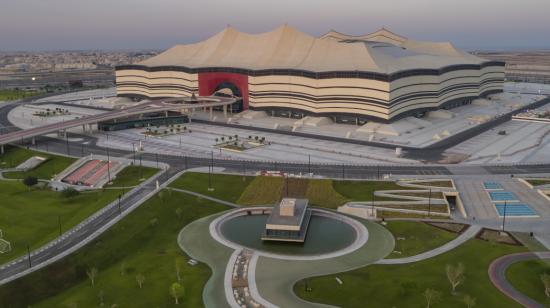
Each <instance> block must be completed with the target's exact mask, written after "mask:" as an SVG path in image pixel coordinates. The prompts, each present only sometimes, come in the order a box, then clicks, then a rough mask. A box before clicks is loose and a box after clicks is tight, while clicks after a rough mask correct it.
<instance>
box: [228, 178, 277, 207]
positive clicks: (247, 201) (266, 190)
mask: <svg viewBox="0 0 550 308" xmlns="http://www.w3.org/2000/svg"><path fill="white" fill-rule="evenodd" d="M284 188H285V179H284V178H282V177H269V176H258V177H255V178H254V180H253V181H252V182H251V183H250V184H249V185H248V187H246V189H245V190H244V191H243V193H242V194H241V196H240V198H239V199H238V200H237V203H238V204H241V205H266V204H275V203H276V202H278V201H279V200H281V197H282V195H283V191H284V190H285V189H284Z"/></svg>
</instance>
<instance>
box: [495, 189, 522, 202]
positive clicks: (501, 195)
mask: <svg viewBox="0 0 550 308" xmlns="http://www.w3.org/2000/svg"><path fill="white" fill-rule="evenodd" d="M489 196H490V197H491V200H492V201H496V202H503V201H512V200H518V199H517V198H516V195H514V194H513V193H511V192H509V191H490V192H489Z"/></svg>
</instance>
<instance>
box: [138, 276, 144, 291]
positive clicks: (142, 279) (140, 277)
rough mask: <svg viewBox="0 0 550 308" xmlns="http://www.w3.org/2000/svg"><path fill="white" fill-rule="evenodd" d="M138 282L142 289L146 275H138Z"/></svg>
mask: <svg viewBox="0 0 550 308" xmlns="http://www.w3.org/2000/svg"><path fill="white" fill-rule="evenodd" d="M136 282H137V284H138V286H139V288H140V289H141V288H142V287H143V283H144V282H145V275H143V274H142V273H138V274H137V275H136Z"/></svg>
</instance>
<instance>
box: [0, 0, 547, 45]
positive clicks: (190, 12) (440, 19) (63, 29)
mask: <svg viewBox="0 0 550 308" xmlns="http://www.w3.org/2000/svg"><path fill="white" fill-rule="evenodd" d="M549 12H550V0H520V1H518V0H460V1H457V0H383V1H372V0H277V1H266V0H200V1H197V0H88V1H84V0H0V51H23V50H24V51H37V50H99V49H106V50H116V49H125V50H135V49H166V48H168V47H170V46H173V45H175V44H185V43H192V42H197V41H200V40H203V39H206V38H208V37H210V36H211V35H213V34H215V33H217V32H219V31H221V30H223V28H224V27H226V26H227V25H231V26H232V27H235V28H236V29H238V30H240V31H244V32H249V33H260V32H265V31H269V30H271V29H273V28H276V27H277V26H280V25H281V24H284V23H287V24H289V25H290V26H293V27H295V28H296V29H298V30H301V31H303V32H306V33H309V34H312V35H316V36H318V35H321V34H324V33H326V32H327V31H329V30H330V29H334V30H337V31H340V32H344V33H346V34H354V35H360V34H365V33H369V32H373V31H375V30H377V29H379V28H381V27H386V28H388V29H390V30H391V31H393V32H395V33H397V34H400V35H403V36H406V37H409V38H413V39H418V40H431V41H450V42H452V43H454V44H455V45H456V46H458V47H460V48H463V49H467V50H503V49H539V48H550V17H549V15H548V13H549Z"/></svg>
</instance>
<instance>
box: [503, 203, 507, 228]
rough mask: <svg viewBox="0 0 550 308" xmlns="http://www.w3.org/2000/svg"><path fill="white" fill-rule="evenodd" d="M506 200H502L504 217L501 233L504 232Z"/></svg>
mask: <svg viewBox="0 0 550 308" xmlns="http://www.w3.org/2000/svg"><path fill="white" fill-rule="evenodd" d="M506 206H507V203H506V200H504V216H503V217H502V232H504V224H505V223H506Z"/></svg>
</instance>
